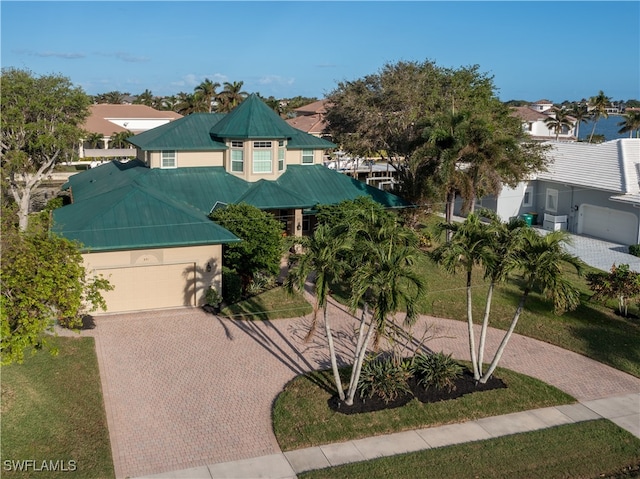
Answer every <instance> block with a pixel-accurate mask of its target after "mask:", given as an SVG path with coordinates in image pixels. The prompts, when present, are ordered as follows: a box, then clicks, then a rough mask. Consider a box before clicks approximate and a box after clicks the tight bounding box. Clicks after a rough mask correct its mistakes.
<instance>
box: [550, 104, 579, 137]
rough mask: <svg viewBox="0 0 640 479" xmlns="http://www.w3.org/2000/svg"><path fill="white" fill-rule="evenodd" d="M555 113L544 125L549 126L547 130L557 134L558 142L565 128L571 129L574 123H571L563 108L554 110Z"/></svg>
mask: <svg viewBox="0 0 640 479" xmlns="http://www.w3.org/2000/svg"><path fill="white" fill-rule="evenodd" d="M553 112H554V114H553V116H550V117H549V118H547V119H545V120H544V123H545V125H547V128H549V129H550V130H553V132H554V133H555V134H556V141H558V137H559V136H560V133H562V130H563V129H564V128H565V127H567V128H571V127H572V126H573V121H571V118H570V117H569V115H568V113H567V112H566V111H565V110H563V109H561V108H554V109H553Z"/></svg>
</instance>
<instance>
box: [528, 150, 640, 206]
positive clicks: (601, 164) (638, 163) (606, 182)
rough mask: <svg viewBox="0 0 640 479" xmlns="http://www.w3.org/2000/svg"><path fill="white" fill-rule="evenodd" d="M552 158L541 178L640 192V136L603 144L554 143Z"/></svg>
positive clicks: (624, 193)
mask: <svg viewBox="0 0 640 479" xmlns="http://www.w3.org/2000/svg"><path fill="white" fill-rule="evenodd" d="M548 155H549V156H550V157H551V158H552V159H553V162H552V164H551V165H550V166H549V168H548V171H546V172H541V173H538V175H537V178H538V179H540V180H546V181H553V182H556V183H563V184H567V185H574V186H582V187H587V188H591V189H599V190H604V191H610V192H612V193H617V194H619V195H622V196H628V197H632V196H635V195H640V184H639V182H640V171H639V169H640V139H618V140H612V141H607V142H605V143H600V144H589V143H552V144H551V150H550V151H549V153H548Z"/></svg>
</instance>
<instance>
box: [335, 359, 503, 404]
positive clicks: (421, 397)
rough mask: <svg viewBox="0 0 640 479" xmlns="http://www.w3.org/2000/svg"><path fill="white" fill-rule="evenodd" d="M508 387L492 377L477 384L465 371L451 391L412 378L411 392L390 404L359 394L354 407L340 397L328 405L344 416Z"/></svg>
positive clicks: (378, 398)
mask: <svg viewBox="0 0 640 479" xmlns="http://www.w3.org/2000/svg"><path fill="white" fill-rule="evenodd" d="M506 387H507V385H506V384H505V383H504V382H503V381H502V379H500V378H497V377H496V376H491V378H489V380H488V381H487V382H486V383H485V384H480V383H478V384H476V381H475V380H474V379H473V373H472V372H471V371H468V370H465V371H464V373H463V375H462V376H461V377H460V378H458V379H457V380H456V381H455V387H454V388H453V389H451V390H450V391H449V390H447V389H436V388H434V387H430V388H428V389H425V388H424V387H422V386H421V385H419V384H418V383H417V380H416V379H415V378H412V379H411V380H409V389H410V390H411V392H409V393H407V394H402V395H399V396H398V397H397V398H396V399H395V400H393V401H390V402H388V403H386V402H385V401H384V400H383V399H381V398H380V397H378V396H373V397H370V398H369V397H366V396H365V397H364V398H361V397H360V395H359V394H356V396H355V398H354V399H353V405H352V406H347V405H346V404H344V402H343V401H340V399H339V398H338V396H333V397H331V398H330V399H329V400H328V401H327V403H328V405H329V408H331V410H333V411H335V412H339V413H342V414H361V413H366V412H373V411H381V410H383V409H394V408H398V407H402V406H404V405H406V404H407V403H408V402H409V401H411V400H412V399H413V398H416V399H417V400H418V401H420V402H422V403H433V402H439V401H447V400H449V399H456V398H459V397H461V396H464V395H465V394H473V393H476V392H481V391H491V390H492V389H501V388H506Z"/></svg>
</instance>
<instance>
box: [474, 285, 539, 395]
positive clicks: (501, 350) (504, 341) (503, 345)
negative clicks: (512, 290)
mask: <svg viewBox="0 0 640 479" xmlns="http://www.w3.org/2000/svg"><path fill="white" fill-rule="evenodd" d="M528 296H529V289H528V288H527V289H526V290H525V291H524V293H523V294H522V297H521V298H520V303H519V304H518V308H517V309H516V312H515V314H514V316H513V319H512V320H511V325H510V326H509V329H508V330H507V332H506V334H505V335H504V338H502V342H500V346H499V347H498V350H497V351H496V354H495V356H494V357H493V361H491V366H489V369H488V370H487V372H486V373H485V374H484V375H483V376H482V378H481V379H480V383H481V384H484V383H486V382H487V381H488V380H489V378H490V377H491V375H492V374H493V371H495V369H496V367H497V366H498V362H499V361H500V358H501V357H502V353H504V349H505V348H506V347H507V343H508V342H509V339H510V338H511V335H512V334H513V330H514V329H516V324H517V323H518V319H520V315H521V314H522V310H523V309H524V303H525V301H526V300H527V297H528Z"/></svg>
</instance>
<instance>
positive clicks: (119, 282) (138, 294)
mask: <svg viewBox="0 0 640 479" xmlns="http://www.w3.org/2000/svg"><path fill="white" fill-rule="evenodd" d="M129 142H130V143H131V144H133V145H134V146H135V147H136V154H137V159H136V160H135V161H131V162H128V163H120V162H115V161H114V162H111V163H108V164H106V165H103V166H100V167H98V168H95V169H91V170H88V171H86V172H83V173H80V174H77V175H74V176H72V177H71V178H70V179H69V181H68V183H67V184H65V185H64V187H63V188H65V189H67V190H69V192H70V195H71V198H72V203H71V204H70V205H67V206H64V207H63V208H60V209H58V210H56V211H55V212H54V216H53V219H54V225H53V231H54V232H55V233H57V234H60V235H61V236H64V237H66V238H69V239H71V240H76V241H78V242H79V243H80V244H81V245H82V248H83V257H84V259H85V263H86V267H87V270H88V271H89V272H90V273H95V274H102V275H103V276H105V277H107V278H109V279H110V281H111V282H112V284H113V285H114V286H115V289H114V290H113V291H110V292H108V293H107V294H106V295H105V296H106V301H107V306H108V312H124V311H139V310H148V309H158V308H174V307H195V306H198V305H201V304H202V301H203V297H204V293H205V291H206V290H207V288H208V287H209V285H213V287H215V288H220V286H221V266H222V245H223V244H227V243H231V242H235V241H240V240H239V238H237V237H235V236H234V235H233V234H231V233H230V232H229V231H227V230H226V229H224V228H222V227H220V226H219V225H217V224H216V223H214V222H213V221H211V220H210V219H209V217H208V215H209V214H210V212H211V211H212V209H213V208H214V207H218V206H220V205H225V204H232V203H242V202H244V203H248V204H251V205H254V206H256V207H258V208H260V209H262V210H265V211H269V212H271V213H273V214H274V215H275V216H276V217H278V218H279V219H280V220H281V221H282V224H283V233H284V234H288V235H302V234H305V233H310V232H311V231H312V229H313V227H314V225H315V216H314V208H315V207H317V206H318V205H321V204H335V203H339V202H340V201H343V200H349V199H355V198H358V197H360V196H369V197H371V198H372V199H373V200H375V201H377V202H379V203H380V204H382V205H384V206H385V207H388V208H403V207H407V206H409V205H408V204H407V203H406V202H405V201H403V200H402V199H401V198H399V197H397V196H395V195H393V194H390V193H388V192H385V191H382V190H379V189H376V188H373V187H371V186H368V185H366V184H365V183H362V182H359V181H357V180H355V179H353V178H351V177H349V176H346V175H343V174H341V173H338V172H336V171H333V170H330V169H328V168H326V167H325V166H324V165H323V162H322V159H323V155H324V152H325V151H326V150H327V149H330V148H334V147H335V145H334V144H333V143H331V142H329V141H326V140H324V139H321V138H317V137H315V136H312V135H310V134H307V133H305V132H302V131H300V130H297V129H295V128H293V127H291V126H289V125H288V124H287V123H286V122H285V121H284V120H282V119H281V118H280V117H279V116H278V115H277V114H276V113H275V112H273V111H272V110H271V109H270V108H269V107H268V106H267V105H266V104H264V103H263V102H262V101H261V100H260V99H259V98H258V96H257V95H251V96H249V97H248V98H247V99H246V100H245V101H243V102H242V103H241V104H240V105H239V106H238V107H237V108H236V109H235V110H233V111H232V112H231V113H229V114H227V115H223V114H216V113H196V114H192V115H188V116H186V117H183V118H180V119H178V120H175V121H173V122H171V123H167V124H165V125H162V126H159V127H157V128H154V129H152V130H148V131H146V132H143V133H140V134H139V135H136V136H134V137H131V138H129Z"/></svg>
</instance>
